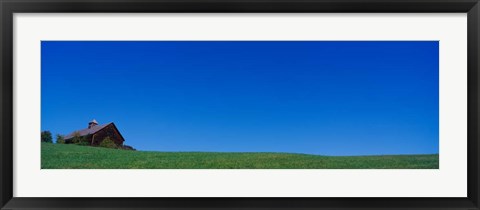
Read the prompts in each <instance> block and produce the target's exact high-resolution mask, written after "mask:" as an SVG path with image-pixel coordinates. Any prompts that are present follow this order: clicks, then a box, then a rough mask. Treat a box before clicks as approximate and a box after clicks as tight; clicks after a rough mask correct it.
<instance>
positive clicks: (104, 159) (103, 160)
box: [42, 143, 439, 169]
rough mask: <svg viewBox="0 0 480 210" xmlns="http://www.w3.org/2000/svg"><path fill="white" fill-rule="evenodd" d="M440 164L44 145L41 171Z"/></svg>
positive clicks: (428, 158) (434, 163)
mask: <svg viewBox="0 0 480 210" xmlns="http://www.w3.org/2000/svg"><path fill="white" fill-rule="evenodd" d="M438 164H439V162H438V154H434V155H385V156H319V155H307V154H293V153H263V152H258V153H255V152H253V153H252V152H246V153H243V152H242V153H240V152H239V153H227V152H142V151H126V150H116V149H106V148H98V147H89V146H77V145H65V144H51V143H42V169H406V168H417V169H436V168H438Z"/></svg>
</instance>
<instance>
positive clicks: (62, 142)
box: [57, 134, 65, 144]
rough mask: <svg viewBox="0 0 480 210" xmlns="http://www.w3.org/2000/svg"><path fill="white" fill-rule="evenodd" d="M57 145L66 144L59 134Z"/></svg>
mask: <svg viewBox="0 0 480 210" xmlns="http://www.w3.org/2000/svg"><path fill="white" fill-rule="evenodd" d="M57 144H65V138H64V137H63V136H62V135H60V134H57Z"/></svg>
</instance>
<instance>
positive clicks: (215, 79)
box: [41, 41, 439, 155]
mask: <svg viewBox="0 0 480 210" xmlns="http://www.w3.org/2000/svg"><path fill="white" fill-rule="evenodd" d="M438 50H439V49H438V42H437V41H362V42H356V41H268V42H266V41H151V42H150V41H148V42H147V41H138V42H137V41H129V42H127V41H112V42H104V41H96V42H92V41H43V42H42V70H41V71H42V73H41V75H42V86H41V88H42V89H41V93H42V103H41V104H42V107H41V114H42V116H41V118H42V122H41V123H42V124H41V125H42V130H50V131H51V132H52V133H53V134H54V135H55V134H57V133H59V134H68V133H70V132H72V131H74V130H78V129H83V128H86V127H87V123H88V122H89V121H90V120H91V119H93V118H95V119H96V120H97V121H99V123H100V124H103V123H107V122H114V123H115V124H116V125H117V127H118V128H119V130H120V132H121V133H122V135H123V136H124V138H125V139H126V141H125V144H127V145H131V146H133V147H135V148H137V149H139V150H155V151H218V152H293V153H309V154H323V155H372V154H427V153H438V145H439V140H438V137H439V135H438V132H439V130H438V94H439V93H438V69H439V66H438V63H439V60H438V59H439V57H438Z"/></svg>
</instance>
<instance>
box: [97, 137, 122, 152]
mask: <svg viewBox="0 0 480 210" xmlns="http://www.w3.org/2000/svg"><path fill="white" fill-rule="evenodd" d="M98 146H100V147H106V148H113V149H117V148H118V147H117V144H115V142H113V140H112V139H110V137H106V138H104V139H103V140H102V142H100V145H98Z"/></svg>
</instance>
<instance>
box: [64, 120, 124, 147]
mask: <svg viewBox="0 0 480 210" xmlns="http://www.w3.org/2000/svg"><path fill="white" fill-rule="evenodd" d="M74 137H82V138H83V139H84V141H86V142H88V144H89V145H91V146H98V145H99V144H100V143H101V142H102V140H103V139H105V138H107V137H110V139H111V140H113V142H115V144H116V145H117V146H123V142H124V141H125V139H124V138H123V136H122V134H120V131H118V129H117V126H115V124H114V123H113V122H111V123H106V124H103V125H99V124H98V122H97V121H96V120H95V119H93V120H92V121H90V122H89V123H88V127H87V128H85V129H81V130H77V131H74V132H72V133H70V134H68V135H66V136H65V137H64V140H65V143H66V144H71V143H73V139H74Z"/></svg>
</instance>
